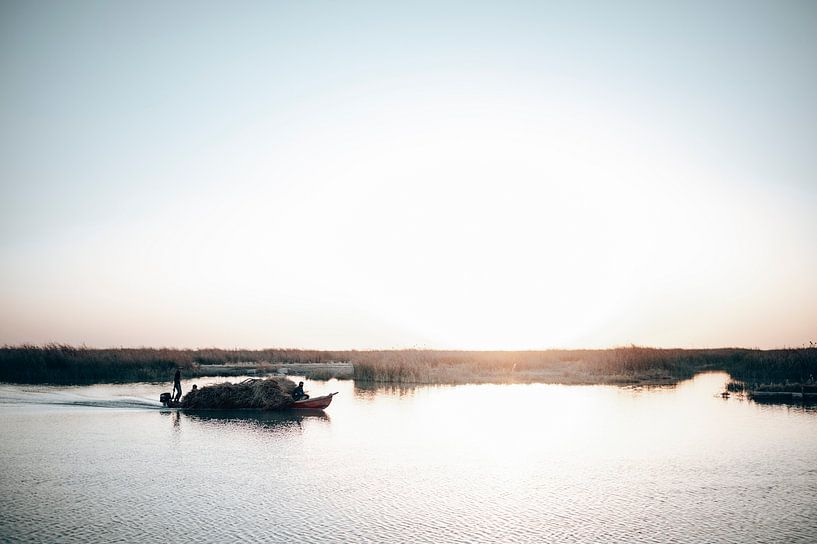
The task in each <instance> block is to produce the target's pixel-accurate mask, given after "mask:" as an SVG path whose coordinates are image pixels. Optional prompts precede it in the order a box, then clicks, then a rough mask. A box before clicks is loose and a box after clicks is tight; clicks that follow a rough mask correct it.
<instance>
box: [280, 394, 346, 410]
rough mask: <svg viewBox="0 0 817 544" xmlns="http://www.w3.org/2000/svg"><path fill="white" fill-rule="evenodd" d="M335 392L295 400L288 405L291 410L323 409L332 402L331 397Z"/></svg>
mask: <svg viewBox="0 0 817 544" xmlns="http://www.w3.org/2000/svg"><path fill="white" fill-rule="evenodd" d="M335 395H337V393H330V394H328V395H324V396H323V397H315V398H314V399H305V400H296V401H295V402H294V403H292V405H291V406H290V408H291V409H293V410H323V409H324V408H326V407H327V406H329V405H330V404H332V397H334V396H335Z"/></svg>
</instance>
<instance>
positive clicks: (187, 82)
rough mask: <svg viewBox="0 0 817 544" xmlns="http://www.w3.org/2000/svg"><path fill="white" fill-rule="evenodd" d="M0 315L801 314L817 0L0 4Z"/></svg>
mask: <svg viewBox="0 0 817 544" xmlns="http://www.w3.org/2000/svg"><path fill="white" fill-rule="evenodd" d="M0 82H2V84H0V343H20V342H36V343H41V342H48V341H57V342H71V343H82V342H84V343H87V344H89V345H92V346H119V345H124V346H141V345H149V346H159V345H163V346H179V347H196V346H221V347H236V346H240V347H270V346H289V347H312V348H390V347H397V348H399V347H412V346H418V347H432V348H467V349H528V348H530V349H535V348H548V347H608V346H613V345H622V344H629V343H637V344H644V345H653V346H661V347H671V346H680V347H696V346H701V347H704V346H733V345H739V346H746V347H779V346H796V345H802V344H804V343H808V341H810V340H814V341H817V213H815V212H816V211H817V2H811V1H807V2H793V1H778V0H775V1H768V2H751V1H740V2H711V1H707V2H672V3H670V2H646V1H645V2H598V3H595V2H564V3H556V2H494V3H487V2H471V1H469V2H439V1H435V2H428V3H420V2H390V3H389V2H370V3H358V2H287V3H273V2H240V1H239V2H117V1H113V2H110V1H104V2H102V1H101V2H82V1H75V2H9V1H2V2H0Z"/></svg>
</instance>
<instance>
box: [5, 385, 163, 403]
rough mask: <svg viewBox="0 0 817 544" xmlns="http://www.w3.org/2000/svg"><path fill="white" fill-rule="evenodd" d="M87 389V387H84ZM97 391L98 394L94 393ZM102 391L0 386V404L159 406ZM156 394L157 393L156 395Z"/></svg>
mask: <svg viewBox="0 0 817 544" xmlns="http://www.w3.org/2000/svg"><path fill="white" fill-rule="evenodd" d="M84 389H86V390H87V389H89V388H87V387H86V388H84ZM94 393H99V395H97V394H94ZM104 393H105V392H104V391H91V394H82V393H76V392H72V391H66V390H64V389H59V388H56V387H33V388H32V389H21V388H20V387H19V386H10V385H2V386H0V404H35V405H52V406H87V407H95V408H131V409H132V408H150V409H156V408H161V407H162V404H161V403H160V402H159V401H158V400H151V399H148V398H143V397H134V396H119V395H110V394H108V395H105V394H104ZM157 396H158V395H157Z"/></svg>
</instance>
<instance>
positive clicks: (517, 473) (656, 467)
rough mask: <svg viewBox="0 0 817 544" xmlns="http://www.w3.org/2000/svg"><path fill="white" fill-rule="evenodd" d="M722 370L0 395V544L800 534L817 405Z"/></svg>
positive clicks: (816, 442) (814, 488) (15, 389)
mask: <svg viewBox="0 0 817 544" xmlns="http://www.w3.org/2000/svg"><path fill="white" fill-rule="evenodd" d="M726 379H727V376H726V375H725V374H704V375H699V376H697V377H696V378H695V379H694V380H691V381H688V382H684V383H681V384H680V385H678V386H677V387H674V388H660V389H631V388H616V387H606V386H591V387H585V386H558V385H540V384H536V385H464V386H455V387H425V386H424V387H416V388H408V389H406V388H402V389H401V388H396V389H395V388H392V389H389V388H385V389H384V388H379V389H378V388H371V387H361V386H360V385H357V386H356V385H355V383H354V382H352V381H334V380H333V381H330V382H318V381H312V382H307V390H311V391H312V393H313V394H315V393H317V394H321V393H323V392H330V391H339V392H340V394H339V395H338V396H337V397H335V401H334V402H333V403H332V405H331V406H330V407H329V408H328V409H327V411H326V414H325V415H281V414H265V413H253V414H242V415H236V414H235V413H233V414H230V413H226V414H225V413H209V414H204V413H202V414H194V413H179V412H172V411H163V410H160V409H159V405H158V402H157V401H156V399H158V395H159V393H160V392H161V391H163V390H168V391H169V390H170V386H169V384H168V385H165V386H157V385H155V384H154V385H151V384H131V385H102V386H88V387H70V388H66V387H59V388H58V387H31V386H12V385H0V463H1V464H2V471H0V492H2V504H1V505H0V541H10V542H105V543H111V542H137V541H138V542H162V541H167V540H171V541H174V542H240V541H281V542H283V541H288V542H292V541H308V542H362V541H370V542H479V541H482V542H487V541H501V542H747V543H748V542H787V543H788V542H815V541H817V412H815V411H814V410H811V409H808V408H805V409H804V408H802V407H785V406H763V405H758V404H755V403H752V402H749V401H747V400H743V399H736V398H732V399H728V400H724V399H721V398H720V397H718V396H717V393H718V392H719V391H721V390H722V389H723V385H724V382H725V380H726ZM221 380H222V379H214V378H213V379H198V380H196V382H197V383H198V384H199V385H203V384H205V383H209V382H214V381H221ZM234 381H235V380H234ZM191 383H192V382H187V383H184V384H183V385H184V389H185V391H187V390H188V388H189V387H190V385H191Z"/></svg>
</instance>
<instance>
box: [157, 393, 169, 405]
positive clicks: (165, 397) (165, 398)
mask: <svg viewBox="0 0 817 544" xmlns="http://www.w3.org/2000/svg"><path fill="white" fill-rule="evenodd" d="M159 402H161V403H162V404H164V405H165V407H167V405H168V404H170V393H162V394H161V395H159Z"/></svg>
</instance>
